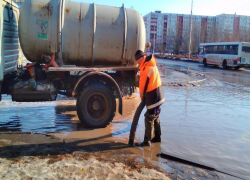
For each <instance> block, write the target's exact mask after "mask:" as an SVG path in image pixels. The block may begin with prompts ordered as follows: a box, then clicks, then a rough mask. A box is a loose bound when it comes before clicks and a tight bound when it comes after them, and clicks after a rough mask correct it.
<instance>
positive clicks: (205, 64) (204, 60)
mask: <svg viewBox="0 0 250 180" xmlns="http://www.w3.org/2000/svg"><path fill="white" fill-rule="evenodd" d="M203 66H204V67H207V60H206V59H203Z"/></svg>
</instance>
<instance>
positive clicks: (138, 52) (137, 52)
mask: <svg viewBox="0 0 250 180" xmlns="http://www.w3.org/2000/svg"><path fill="white" fill-rule="evenodd" d="M143 56H146V54H145V53H144V52H143V51H142V50H137V51H136V53H135V59H136V60H138V59H140V58H141V57H143Z"/></svg>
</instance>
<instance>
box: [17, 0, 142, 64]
mask: <svg viewBox="0 0 250 180" xmlns="http://www.w3.org/2000/svg"><path fill="white" fill-rule="evenodd" d="M19 36H20V43H21V47H22V50H23V52H24V54H25V56H26V57H27V59H28V60H30V61H32V62H42V61H43V59H42V58H41V56H42V55H51V54H53V53H54V54H56V55H57V57H58V59H59V60H62V61H63V63H64V64H68V65H78V66H98V65H104V66H114V65H118V66H119V65H128V66H135V65H136V63H135V59H134V54H135V52H136V50H138V49H140V50H144V48H145V40H146V35H145V25H144V21H143V19H142V17H141V15H140V14H139V13H138V12H137V11H135V10H131V9H125V8H124V7H121V8H116V7H109V6H101V5H95V4H86V3H77V2H72V1H65V0H26V1H25V2H24V3H23V6H22V9H21V13H20V19H19Z"/></svg>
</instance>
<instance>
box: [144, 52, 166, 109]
mask: <svg viewBox="0 0 250 180" xmlns="http://www.w3.org/2000/svg"><path fill="white" fill-rule="evenodd" d="M156 63H157V60H156V59H155V57H154V56H153V55H152V56H148V57H144V59H143V61H142V63H141V65H140V67H139V70H140V81H139V90H140V97H141V99H143V98H145V101H146V106H147V109H153V108H155V107H158V106H160V105H162V104H163V103H164V101H165V97H164V94H163V90H162V83H161V77H160V74H159V71H158V68H157V66H156Z"/></svg>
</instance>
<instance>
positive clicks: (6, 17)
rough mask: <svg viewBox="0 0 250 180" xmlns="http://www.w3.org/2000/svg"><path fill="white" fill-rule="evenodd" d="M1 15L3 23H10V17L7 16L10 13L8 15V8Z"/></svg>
mask: <svg viewBox="0 0 250 180" xmlns="http://www.w3.org/2000/svg"><path fill="white" fill-rule="evenodd" d="M3 14H4V21H6V22H9V21H10V15H9V14H10V13H9V8H8V7H5V8H4V12H3Z"/></svg>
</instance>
